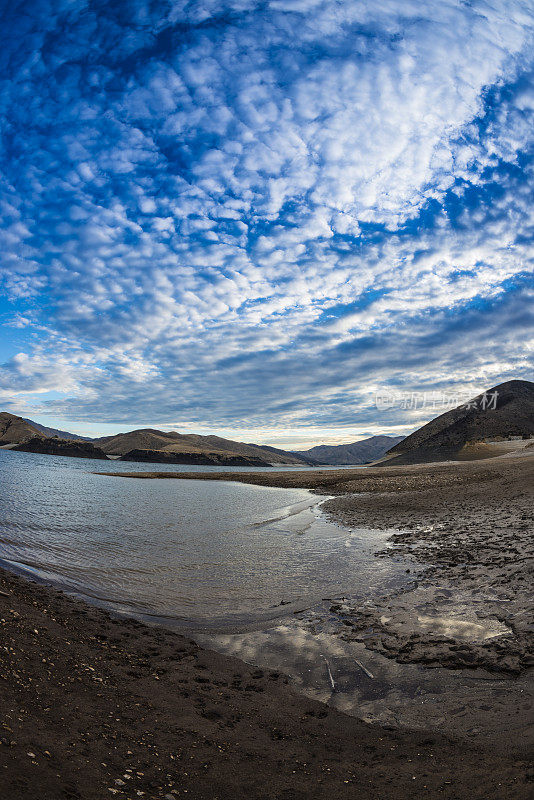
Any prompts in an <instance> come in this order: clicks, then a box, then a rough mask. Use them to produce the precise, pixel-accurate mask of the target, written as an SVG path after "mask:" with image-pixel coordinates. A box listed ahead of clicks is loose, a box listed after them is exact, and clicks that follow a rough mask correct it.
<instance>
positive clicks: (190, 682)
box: [0, 457, 534, 800]
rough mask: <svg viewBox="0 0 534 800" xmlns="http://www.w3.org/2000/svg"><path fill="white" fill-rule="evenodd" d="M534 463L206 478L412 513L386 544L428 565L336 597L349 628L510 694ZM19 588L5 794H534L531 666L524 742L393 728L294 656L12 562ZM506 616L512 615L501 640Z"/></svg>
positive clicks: (399, 658)
mask: <svg viewBox="0 0 534 800" xmlns="http://www.w3.org/2000/svg"><path fill="white" fill-rule="evenodd" d="M533 467H534V462H533V459H530V458H524V457H523V458H520V457H513V458H511V457H507V458H503V459H492V460H491V462H489V461H488V462H474V463H468V464H462V465H461V466H459V465H439V466H429V465H425V466H424V467H406V468H397V469H395V468H387V467H384V468H382V469H379V470H370V469H368V470H354V471H347V470H339V471H338V470H334V471H324V472H313V473H312V472H308V473H306V472H302V473H296V472H284V473H282V472H280V473H274V472H272V473H270V474H261V475H259V474H251V473H248V474H247V473H239V474H236V473H233V474H231V475H230V474H228V475H225V476H221V475H217V476H216V478H215V476H214V475H213V474H210V473H208V474H206V475H205V477H206V479H209V480H213V479H214V478H215V479H225V480H244V481H249V482H253V483H264V484H266V485H279V486H301V487H303V488H312V489H314V490H315V491H317V492H318V493H319V494H321V493H323V494H329V495H332V496H334V499H333V500H330V501H328V503H327V506H326V510H327V512H328V513H329V514H331V515H332V517H333V518H334V519H336V520H338V521H340V522H343V523H346V524H349V525H354V526H358V525H366V526H369V527H377V528H394V527H396V528H399V529H403V530H404V531H405V532H404V533H402V534H400V535H399V536H397V537H396V538H395V541H394V547H393V549H392V551H389V552H388V554H387V555H385V556H384V557H387V558H390V557H392V555H393V556H394V557H397V558H402V559H407V561H406V564H407V567H406V568H407V569H410V570H415V573H414V575H415V577H414V581H413V584H412V585H411V586H410V587H408V589H407V590H405V591H404V592H402V593H398V594H397V595H391V596H389V597H382V598H377V599H376V602H374V603H373V604H371V606H366V607H365V609H364V608H357V607H352V606H351V605H350V604H348V605H347V604H345V603H338V604H333V605H334V606H335V605H338V606H339V608H337V609H334V611H333V614H334V619H336V620H338V623H339V624H338V631H337V635H339V637H340V641H343V642H345V640H346V639H348V640H351V639H352V638H354V639H357V638H358V637H360V638H361V639H362V641H361V643H359V644H360V645H361V646H362V647H364V648H367V649H369V652H370V654H371V655H372V657H373V658H376V659H384V656H387V659H386V660H385V661H384V663H392V664H398V663H399V662H406V663H408V662H412V663H414V664H416V665H417V666H418V667H420V665H421V662H422V661H423V662H424V663H426V664H428V666H429V667H432V668H434V667H435V668H436V669H440V670H441V669H446V670H447V671H448V672H450V674H452V670H454V674H457V673H458V672H459V673H461V674H464V672H466V673H469V674H471V673H473V672H474V671H476V672H477V674H481V675H484V674H487V675H488V676H489V677H491V676H496V675H497V676H498V677H499V680H502V681H503V687H504V688H503V704H506V702H507V701H506V697H507V694H508V695H509V696H510V697H511V698H512V697H513V701H512V700H511V701H510V702H509V705H511V704H512V703H514V704H516V703H517V701H516V697H517V696H516V694H515V693H514V691H511V692H507V690H506V686H509V687H510V688H512V687H516V686H518V685H519V684H518V681H521V682H525V681H527V680H528V678H529V676H530V675H531V674H532V670H531V668H530V666H529V665H530V663H531V662H530V660H529V659H530V658H531V650H530V647H531V643H530V644H529V642H530V636H531V634H532V630H531V627H529V626H531V625H532V621H530V622H528V614H527V613H523V612H528V610H529V608H530V606H529V600H528V589H529V588H530V587H529V585H528V584H529V573H528V567H529V564H531V563H532V562H531V558H532V552H531V549H530V548H531V544H529V539H531V538H532V536H531V534H532V487H533V483H534V482H533V477H534V472H533ZM135 477H138V475H136V476H135ZM162 477H167V478H168V477H169V474H168V473H165V474H164V475H162ZM175 477H179V478H183V477H184V474H183V473H181V474H176V476H175ZM190 477H194V478H195V479H198V478H199V474H198V473H194V474H191V475H190ZM273 481H278V482H273ZM355 492H357V493H358V495H357V496H356V495H355V494H354V493H355ZM362 493H363V494H362ZM415 559H416V560H415ZM416 564H417V565H419V566H416ZM421 565H422V566H421ZM410 574H411V573H410ZM0 592H1V593H0V626H1V633H0V636H1V639H0V686H1V695H0V698H1V699H0V712H1V714H0V725H1V728H0V797H2V798H4V797H5V798H10V800H11V799H12V800H22V798H24V800H33V798H39V799H40V800H41V798H42V800H58V798H68V800H71V799H76V800H102V799H103V798H104V797H116V798H119V799H120V800H124V799H125V798H138V797H144V798H149V800H152V798H154V800H155V799H156V798H158V800H159V798H164V799H165V800H169V798H180V797H189V798H202V800H205V799H206V798H213V800H215V798H220V800H223V798H224V799H225V798H229V797H232V798H245V797H248V798H254V800H256V798H258V800H259V799H261V800H267V799H268V798H269V800H274V799H275V798H276V800H278V799H279V798H287V799H288V800H289V799H290V798H291V800H293V798H297V800H304V799H305V798H306V800H307V799H308V798H325V799H326V798H354V797H356V796H357V797H361V798H369V799H370V798H373V800H390V798H393V797H395V798H413V797H418V798H419V797H429V798H449V799H450V800H453V798H455V799H456V800H463V798H465V797H470V798H480V800H482V798H484V800H487V798H496V799H498V800H501V798H502V799H503V800H508V798H518V800H522V799H523V798H525V799H526V798H529V797H531V796H532V788H533V783H532V781H533V780H534V773H533V771H532V769H531V766H530V765H529V763H528V761H527V755H526V754H525V743H526V742H527V740H526V736H527V731H526V722H527V719H528V716H529V715H531V713H532V712H531V705H530V700H529V699H528V693H527V691H526V687H527V684H526V683H521V686H523V685H524V686H525V695H524V698H525V699H524V703H523V705H524V708H522V709H520V715H521V716H520V719H525V731H524V737H522V739H523V740H522V742H521V746H516V745H517V744H518V743H517V742H513V741H512V742H505V741H503V742H501V746H496V745H495V742H494V741H493V740H492V739H489V738H486V737H484V736H480V737H479V738H476V737H475V739H474V740H470V741H468V742H466V741H465V740H463V739H462V738H457V739H454V738H451V737H445V736H443V735H441V734H440V733H439V732H438V731H432V732H430V733H429V732H425V731H422V732H414V731H412V730H409V729H405V730H392V729H390V728H387V727H380V726H378V725H367V724H365V723H364V722H361V721H360V720H358V719H356V718H354V717H348V716H346V715H344V714H342V713H340V712H338V711H337V710H335V709H332V708H329V707H327V706H325V705H323V704H321V703H318V702H315V701H314V700H312V699H309V698H307V697H304V696H303V695H300V694H297V693H296V692H295V691H294V690H293V689H292V687H291V686H290V685H288V682H287V679H286V678H285V677H284V676H283V674H281V673H280V672H278V671H274V670H270V669H265V668H264V669H257V668H255V667H253V666H248V665H247V664H245V663H244V662H243V661H239V660H237V659H234V658H231V657H228V656H225V655H221V654H218V653H215V652H212V651H210V650H204V649H202V648H200V647H199V646H198V645H196V644H194V643H193V642H191V641H190V640H189V639H187V638H184V637H183V636H181V635H179V634H177V633H174V632H172V631H168V630H165V629H162V628H156V627H148V626H146V625H143V624H141V623H139V622H136V621H135V620H121V619H117V618H112V617H111V616H110V615H109V614H108V613H106V612H105V611H103V610H100V609H97V608H93V607H90V606H87V605H86V604H84V603H83V602H81V601H79V600H75V599H73V598H71V597H68V596H67V595H65V594H63V593H61V592H58V591H57V590H54V589H51V588H49V587H46V586H42V585H39V584H36V583H32V582H30V581H28V580H26V579H24V578H21V577H19V576H15V575H12V574H10V573H7V572H5V571H1V572H0ZM476 597H478V599H480V600H481V601H482V602H481V603H479V605H478V606H476V605H475V603H474V599H475V598H476ZM467 608H469V609H470V610H471V611H473V609H475V610H474V611H473V615H471V614H470V613H469V614H468V613H467V611H466V609H467ZM386 610H387V613H385V611H386ZM366 614H370V615H371V616H370V617H365V615H366ZM388 617H389V618H388ZM438 618H439V620H440V622H439V625H440V627H439V628H437V629H436V625H437V624H438V623H437V619H438ZM460 623H468V625H470V626H471V627H470V628H469V629H467V628H466V627H465V626H464V625H462V624H460ZM363 624H365V626H366V627H365V628H362V625H363ZM477 624H478V625H479V627H478V628H477V627H476V625H477ZM490 624H494V625H496V624H500V625H502V626H506V629H508V628H509V629H510V631H511V633H510V634H508V631H506V632H507V635H506V636H499V637H497V638H489V639H484V638H483V633H482V632H483V631H487V629H488V626H489V625H490ZM473 626H475V627H473ZM375 628H376V632H377V635H376V636H374V637H373V636H371V637H369V636H367V633H368V632H369V630H370V629H371V630H372V632H373V634H374V632H375ZM436 630H439V633H436ZM341 637H345V638H341ZM477 637H479V638H478V639H477ZM480 637H482V638H480ZM498 641H500V643H501V644H502V645H503V648H499V647H497V646H496V642H498ZM457 645H459V647H458V646H457ZM464 645H466V646H467V650H465V649H462V647H463V646H464ZM486 645H488V646H487V647H486ZM425 652H427V653H429V654H430V655H429V656H428V657H427V656H425V655H424V654H425ZM472 653H474V654H475V655H474V660H473V659H472V657H471V656H470V655H467V656H466V654H472ZM451 668H452V670H451ZM443 702H444V703H445V713H446V698H444V700H443ZM503 707H504V706H503ZM517 710H518V712H519V709H517ZM508 711H510V709H508Z"/></svg>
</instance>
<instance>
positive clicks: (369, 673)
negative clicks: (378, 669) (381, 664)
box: [354, 658, 375, 681]
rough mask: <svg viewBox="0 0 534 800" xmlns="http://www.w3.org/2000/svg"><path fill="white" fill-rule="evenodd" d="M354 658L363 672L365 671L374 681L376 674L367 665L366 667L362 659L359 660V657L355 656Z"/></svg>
mask: <svg viewBox="0 0 534 800" xmlns="http://www.w3.org/2000/svg"><path fill="white" fill-rule="evenodd" d="M354 660H355V662H356V663H357V665H358V666H359V668H360V669H361V670H362V671H363V672H365V674H366V675H367V677H368V678H371V680H372V681H374V679H375V676H374V675H373V673H372V672H370V671H369V670H368V669H367V667H364V665H363V664H362V662H361V661H358V659H357V658H355V659H354Z"/></svg>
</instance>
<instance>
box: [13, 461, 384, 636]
mask: <svg viewBox="0 0 534 800" xmlns="http://www.w3.org/2000/svg"><path fill="white" fill-rule="evenodd" d="M104 469H110V465H109V464H106V462H103V461H93V460H92V459H91V460H90V459H77V458H61V457H56V456H45V455H34V454H30V453H15V452H11V451H6V450H0V480H1V484H0V486H1V489H0V559H2V560H3V561H4V562H7V563H8V565H13V566H15V567H17V568H22V569H24V570H29V571H31V572H32V573H34V574H36V575H38V576H40V577H42V578H45V579H47V580H52V581H55V582H58V583H60V584H61V585H63V586H64V587H66V588H70V589H73V590H75V591H77V592H80V593H83V594H85V595H87V596H90V597H93V598H95V599H97V600H100V601H105V602H110V603H113V604H114V605H115V606H118V607H120V608H122V609H123V610H127V611H128V610H129V611H133V612H137V613H144V614H148V615H154V616H162V617H167V618H171V619H174V620H176V621H182V622H183V623H187V624H190V625H193V626H195V625H198V626H202V625H209V626H214V625H215V626H216V625H221V626H225V625H232V624H234V625H235V624H237V625H239V624H244V623H245V622H247V623H250V622H253V621H255V620H256V621H261V620H265V619H269V618H270V617H275V616H276V615H279V614H280V609H281V608H283V607H284V605H285V604H288V605H287V609H289V608H290V607H291V606H290V604H297V605H298V604H300V607H302V605H303V604H310V603H313V602H316V601H317V600H320V599H321V598H322V597H325V596H326V595H329V594H339V593H340V592H349V591H350V592H351V593H354V591H355V590H357V589H358V586H361V587H363V586H365V587H369V588H371V584H375V585H374V588H375V589H376V584H377V582H378V584H380V582H381V581H387V580H388V579H389V578H390V577H391V575H390V573H391V572H392V571H393V565H389V566H388V565H386V564H384V562H380V561H378V560H377V559H373V558H372V555H371V552H372V549H376V546H377V544H379V543H377V541H376V539H373V535H372V533H371V532H369V535H368V536H366V535H365V533H364V532H363V533H362V532H359V533H358V534H354V533H352V534H351V533H350V532H348V531H346V530H345V529H343V528H340V527H338V526H337V525H334V524H332V523H329V522H327V520H326V519H325V518H324V516H323V515H322V514H321V512H320V511H319V508H318V504H319V502H320V500H321V498H318V497H317V496H315V495H312V494H310V493H309V492H307V491H305V490H295V489H291V490H290V489H276V488H267V487H260V486H248V485H246V484H239V483H230V482H221V481H213V482H210V481H196V480H190V481H189V480H188V481H179V480H176V481H173V480H157V479H156V480H135V479H132V478H120V477H106V476H102V475H98V474H94V473H93V471H97V470H104ZM112 469H113V470H114V471H115V470H116V471H125V472H126V471H128V472H131V471H133V470H139V471H143V470H146V469H147V466H146V465H144V464H132V463H126V462H124V463H123V462H114V464H113V466H112ZM180 469H181V468H180V467H179V466H177V465H158V470H160V471H166V470H170V471H178V470H180ZM197 469H198V470H199V471H202V472H205V471H207V470H209V469H210V468H206V467H200V468H197ZM211 469H212V470H214V471H219V470H220V468H217V467H212V468H211ZM183 470H184V471H188V472H191V471H195V468H194V467H191V466H186V467H183Z"/></svg>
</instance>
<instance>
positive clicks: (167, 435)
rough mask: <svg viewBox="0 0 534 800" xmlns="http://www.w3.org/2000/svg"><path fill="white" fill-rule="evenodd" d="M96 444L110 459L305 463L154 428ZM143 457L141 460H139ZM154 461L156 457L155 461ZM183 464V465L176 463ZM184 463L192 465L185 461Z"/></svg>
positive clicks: (246, 446)
mask: <svg viewBox="0 0 534 800" xmlns="http://www.w3.org/2000/svg"><path fill="white" fill-rule="evenodd" d="M93 444H95V445H97V446H98V447H101V448H102V450H103V451H104V452H105V453H108V455H115V456H125V455H126V454H127V453H128V454H131V452H132V451H140V450H145V451H162V452H163V453H174V454H175V455H176V454H179V453H183V454H184V458H185V456H186V455H188V456H189V457H191V456H192V454H194V453H196V454H204V455H206V454H209V455H217V454H218V455H225V456H245V457H247V458H250V459H252V460H255V459H256V460H257V459H260V460H261V461H263V462H265V463H267V464H304V463H306V462H305V461H304V459H302V458H300V457H299V456H297V455H293V454H292V453H286V452H284V451H283V450H277V449H276V448H268V447H265V448H264V447H261V445H255V444H245V443H244V442H234V441H232V440H231V439H222V438H221V437H220V436H199V435H198V434H194V433H177V432H176V431H169V432H167V431H158V430H154V429H153V428H143V429H141V430H136V431H129V432H128V433H119V434H117V435H116V436H103V437H101V438H100V439H94V440H93ZM138 457H139V456H138ZM151 458H152V457H151ZM174 463H179V462H174ZM184 463H191V461H185V462H184Z"/></svg>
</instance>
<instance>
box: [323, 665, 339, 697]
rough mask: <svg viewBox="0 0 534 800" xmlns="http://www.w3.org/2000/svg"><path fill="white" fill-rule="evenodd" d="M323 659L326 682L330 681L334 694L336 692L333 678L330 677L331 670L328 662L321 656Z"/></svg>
mask: <svg viewBox="0 0 534 800" xmlns="http://www.w3.org/2000/svg"><path fill="white" fill-rule="evenodd" d="M323 658H324V663H325V664H326V671H327V673H328V680H329V681H330V686H331V687H332V691H333V692H335V691H336V684H335V681H334V678H333V676H332V670H331V669H330V664H329V663H328V661H327V659H326V657H325V656H323Z"/></svg>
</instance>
